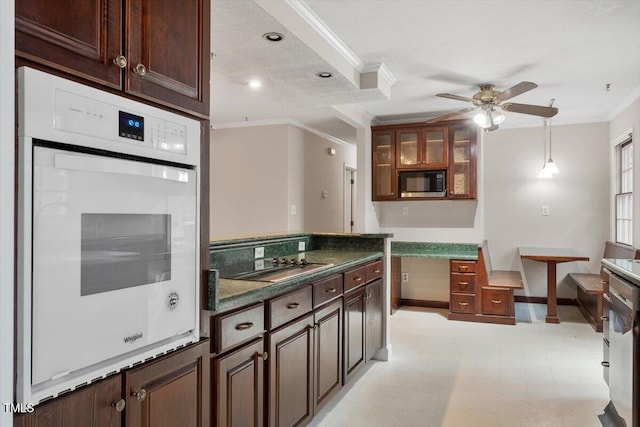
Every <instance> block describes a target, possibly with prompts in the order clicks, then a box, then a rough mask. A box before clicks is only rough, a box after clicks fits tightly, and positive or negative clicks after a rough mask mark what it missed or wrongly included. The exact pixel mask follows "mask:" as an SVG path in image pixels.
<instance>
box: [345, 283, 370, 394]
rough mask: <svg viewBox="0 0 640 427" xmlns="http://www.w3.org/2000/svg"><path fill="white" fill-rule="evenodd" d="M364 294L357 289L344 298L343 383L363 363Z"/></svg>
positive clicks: (361, 290) (362, 289)
mask: <svg viewBox="0 0 640 427" xmlns="http://www.w3.org/2000/svg"><path fill="white" fill-rule="evenodd" d="M365 327H366V323H365V293H364V288H360V289H357V290H355V291H353V292H351V293H349V294H347V295H345V297H344V381H345V383H346V382H347V381H348V380H349V378H351V377H352V376H353V374H354V373H355V372H356V371H357V370H358V368H360V367H361V366H362V365H363V364H364V361H365Z"/></svg>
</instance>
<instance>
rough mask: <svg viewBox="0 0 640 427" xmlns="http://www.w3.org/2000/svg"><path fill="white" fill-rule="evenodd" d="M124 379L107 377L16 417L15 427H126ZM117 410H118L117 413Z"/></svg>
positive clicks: (119, 376)
mask: <svg viewBox="0 0 640 427" xmlns="http://www.w3.org/2000/svg"><path fill="white" fill-rule="evenodd" d="M121 396H122V375H120V374H117V375H113V376H111V377H107V378H106V379H104V380H101V381H98V382H96V383H94V384H90V385H87V386H84V387H81V388H79V389H77V390H76V391H73V392H71V393H68V394H65V395H63V396H61V397H58V398H56V399H53V400H51V401H49V402H46V403H42V404H40V405H37V406H36V407H35V411H34V412H32V413H30V414H20V415H16V416H15V418H14V420H13V425H14V426H15V427H119V426H122V412H121V411H122V410H123V409H125V408H124V407H122V406H119V405H118V406H116V403H117V402H118V401H119V400H121V399H122V397H121ZM116 407H117V409H116Z"/></svg>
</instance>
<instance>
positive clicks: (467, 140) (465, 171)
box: [448, 125, 476, 199]
mask: <svg viewBox="0 0 640 427" xmlns="http://www.w3.org/2000/svg"><path fill="white" fill-rule="evenodd" d="M475 133H476V130H475V128H471V127H469V126H461V125H459V126H451V127H450V128H449V138H450V141H451V159H450V162H449V186H448V187H449V197H450V198H454V199H473V198H475V196H476V191H475V190H476V144H475Z"/></svg>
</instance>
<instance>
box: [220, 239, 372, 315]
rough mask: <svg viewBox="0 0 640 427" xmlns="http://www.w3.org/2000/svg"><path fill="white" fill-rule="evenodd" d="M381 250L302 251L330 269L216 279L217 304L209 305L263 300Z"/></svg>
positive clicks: (231, 305) (224, 307) (224, 306)
mask: <svg viewBox="0 0 640 427" xmlns="http://www.w3.org/2000/svg"><path fill="white" fill-rule="evenodd" d="M382 255H383V253H382V252H375V251H351V250H345V251H340V250H317V251H309V252H306V253H305V256H306V258H307V260H308V261H309V262H311V263H316V262H317V263H328V264H333V266H331V267H329V268H325V269H322V270H319V271H312V272H309V273H308V274H304V275H300V276H298V277H294V278H291V279H288V280H283V281H282V282H278V283H271V282H259V281H253V280H234V279H223V278H219V279H217V280H218V282H217V306H216V307H209V309H210V310H212V311H226V310H228V309H231V308H235V307H241V306H244V305H247V304H251V303H253V302H257V301H262V300H265V299H268V298H271V297H273V296H276V295H278V294H281V293H283V292H286V291H288V290H291V289H294V288H296V287H298V286H300V285H301V284H304V283H310V282H311V281H314V280H317V279H320V278H324V277H328V276H330V275H332V274H335V273H337V272H338V271H342V270H344V269H348V268H349V267H351V266H355V265H358V264H361V263H364V262H367V261H373V260H375V259H378V258H381V257H382Z"/></svg>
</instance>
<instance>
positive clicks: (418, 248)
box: [391, 241, 478, 260]
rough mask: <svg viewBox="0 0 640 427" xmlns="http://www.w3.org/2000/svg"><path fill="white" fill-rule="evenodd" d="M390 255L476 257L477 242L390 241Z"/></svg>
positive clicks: (448, 257)
mask: <svg viewBox="0 0 640 427" xmlns="http://www.w3.org/2000/svg"><path fill="white" fill-rule="evenodd" d="M391 256H397V257H411V258H446V259H464V260H476V259H478V244H477V243H436V242H396V241H393V242H391Z"/></svg>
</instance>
